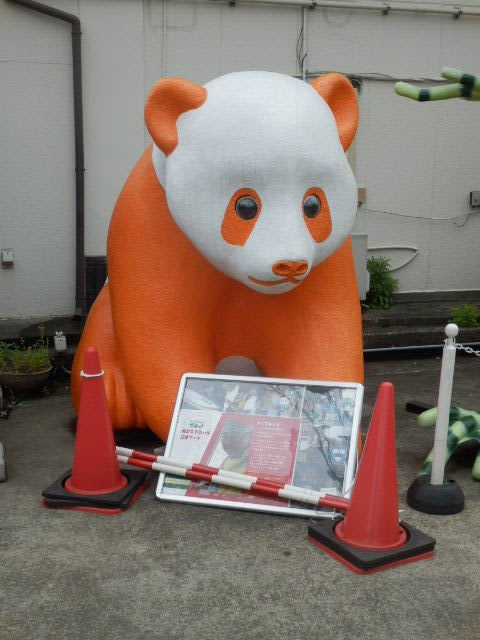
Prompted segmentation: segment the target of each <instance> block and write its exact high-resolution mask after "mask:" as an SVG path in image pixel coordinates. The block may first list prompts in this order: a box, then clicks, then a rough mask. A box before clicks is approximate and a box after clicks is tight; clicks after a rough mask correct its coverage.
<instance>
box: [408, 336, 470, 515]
mask: <svg viewBox="0 0 480 640" xmlns="http://www.w3.org/2000/svg"><path fill="white" fill-rule="evenodd" d="M445 335H446V336H447V338H446V340H445V346H444V347H443V355H442V368H441V371H440V385H439V388H438V402H437V421H436V425H435V439H434V444H433V457H432V467H431V473H430V474H429V475H420V476H418V477H417V478H415V480H414V481H413V482H412V484H411V485H410V487H409V489H408V492H407V503H408V504H409V506H410V507H413V508H414V509H417V511H422V512H423V513H433V514H445V515H446V514H452V513H459V512H460V511H463V508H464V506H465V499H464V496H463V491H462V489H461V488H460V486H459V485H458V484H457V483H456V482H455V481H454V480H450V479H448V478H447V479H446V478H445V477H444V473H445V461H446V457H447V440H448V422H449V417H450V403H451V400H452V387H453V375H454V373H455V356H456V353H457V349H456V346H455V338H456V337H457V335H458V327H457V325H456V324H447V326H446V327H445Z"/></svg>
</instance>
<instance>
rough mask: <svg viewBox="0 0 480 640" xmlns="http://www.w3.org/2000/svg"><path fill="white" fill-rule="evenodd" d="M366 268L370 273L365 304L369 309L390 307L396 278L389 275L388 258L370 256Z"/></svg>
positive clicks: (396, 283)
mask: <svg viewBox="0 0 480 640" xmlns="http://www.w3.org/2000/svg"><path fill="white" fill-rule="evenodd" d="M367 269H368V272H369V274H370V289H369V290H368V292H367V305H368V306H369V307H370V308H371V309H390V308H391V306H392V304H393V297H394V295H395V294H396V293H397V291H398V280H397V279H396V278H394V277H393V276H392V275H390V258H384V257H383V256H379V257H378V258H376V257H375V256H371V257H370V258H368V260H367Z"/></svg>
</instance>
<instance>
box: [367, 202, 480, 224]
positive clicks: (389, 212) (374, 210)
mask: <svg viewBox="0 0 480 640" xmlns="http://www.w3.org/2000/svg"><path fill="white" fill-rule="evenodd" d="M358 210H359V211H368V212H369V213H384V214H387V215H390V216H398V217H399V218H415V220H430V221H432V222H448V221H452V220H458V219H460V218H463V217H465V220H464V221H463V222H462V223H461V224H458V223H456V222H454V224H455V225H456V226H457V227H464V226H465V224H466V222H467V220H468V219H469V217H470V216H471V214H472V213H473V211H466V212H465V213H461V214H459V215H457V216H451V217H450V218H430V217H426V216H414V215H411V214H409V213H398V212H397V211H383V210H381V209H368V208H367V207H364V206H360V207H358Z"/></svg>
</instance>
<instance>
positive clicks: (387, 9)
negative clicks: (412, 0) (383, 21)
mask: <svg viewBox="0 0 480 640" xmlns="http://www.w3.org/2000/svg"><path fill="white" fill-rule="evenodd" d="M391 8H392V5H391V4H389V3H388V2H384V3H383V9H382V14H383V15H384V16H388V14H389V13H390V10H391Z"/></svg>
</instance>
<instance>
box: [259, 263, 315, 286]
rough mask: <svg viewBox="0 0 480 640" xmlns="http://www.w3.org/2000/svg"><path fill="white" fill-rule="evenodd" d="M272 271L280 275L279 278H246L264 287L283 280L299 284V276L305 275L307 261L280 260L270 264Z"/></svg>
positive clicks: (281, 282)
mask: <svg viewBox="0 0 480 640" xmlns="http://www.w3.org/2000/svg"><path fill="white" fill-rule="evenodd" d="M272 271H273V273H274V274H275V275H276V276H279V277H280V280H258V279H257V278H253V277H252V276H248V279H249V280H251V281H252V282H254V283H255V284H261V285H263V286H265V287H273V286H275V285H277V284H285V282H292V283H293V284H299V283H300V282H301V281H302V280H301V279H299V276H303V275H305V273H307V271H308V262H307V261H306V260H297V261H292V260H282V261H280V262H275V264H274V265H272Z"/></svg>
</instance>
